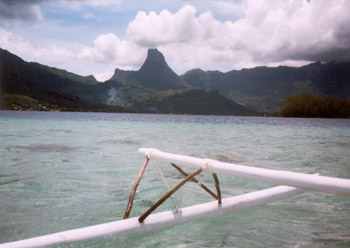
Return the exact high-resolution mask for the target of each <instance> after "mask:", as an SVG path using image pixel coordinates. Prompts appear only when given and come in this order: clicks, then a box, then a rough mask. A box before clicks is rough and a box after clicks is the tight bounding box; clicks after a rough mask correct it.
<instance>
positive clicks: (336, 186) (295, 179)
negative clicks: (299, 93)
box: [0, 148, 350, 248]
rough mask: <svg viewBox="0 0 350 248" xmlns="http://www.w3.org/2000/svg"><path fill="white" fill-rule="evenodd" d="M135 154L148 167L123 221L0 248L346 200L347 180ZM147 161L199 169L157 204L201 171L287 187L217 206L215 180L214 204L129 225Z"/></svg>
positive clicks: (115, 234)
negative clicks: (292, 200)
mask: <svg viewBox="0 0 350 248" xmlns="http://www.w3.org/2000/svg"><path fill="white" fill-rule="evenodd" d="M139 152H140V153H141V154H143V155H145V156H146V161H145V163H144V165H143V167H142V169H141V171H140V174H139V177H138V180H137V181H136V182H135V184H134V187H133V190H132V193H131V195H130V200H129V204H128V208H127V211H126V213H125V216H124V218H125V219H124V220H119V221H115V222H110V223H105V224H100V225H95V226H89V227H84V228H80V229H75V230H69V231H64V232H59V233H54V234H49V235H45V236H40V237H35V238H30V239H25V240H20V241H14V242H9V243H4V244H0V248H12V247H16V248H21V247H23V248H27V247H40V246H47V245H52V244H59V243H66V242H74V241H79V240H86V239H91V238H97V237H105V238H109V237H112V236H113V237H124V236H133V235H138V234H141V233H145V232H151V231H156V230H160V229H163V228H166V227H170V226H172V225H176V224H181V223H185V222H188V221H191V220H195V219H201V218H208V217H214V216H219V215H222V214H226V213H230V212H234V211H238V210H243V209H246V208H249V207H253V206H258V205H262V204H267V203H270V202H274V201H278V200H282V199H285V198H289V197H292V196H295V195H297V194H300V193H302V192H304V191H305V190H313V191H320V192H325V193H332V194H336V195H342V196H350V180H349V179H339V178H332V177H324V176H318V175H308V174H302V173H295V172H289V171H279V170H270V169H262V168H255V167H248V166H242V165H237V164H230V163H223V162H219V161H215V160H209V159H199V158H195V157H190V156H183V155H177V154H171V153H165V152H161V151H159V150H157V149H152V148H141V149H140V150H139ZM149 160H158V161H163V162H168V163H170V164H172V165H173V166H174V167H175V168H177V166H178V165H182V166H187V167H191V168H194V169H197V170H196V172H195V173H192V174H191V175H187V176H186V179H185V180H183V181H182V182H181V183H180V184H179V185H178V186H176V187H175V188H174V189H172V190H171V191H169V192H168V193H167V194H166V195H165V196H164V197H163V198H161V199H160V200H159V202H163V201H165V200H166V199H167V197H169V196H170V195H171V194H172V193H174V192H175V191H176V189H177V188H178V187H181V186H182V185H183V184H184V183H185V182H187V181H189V180H193V181H195V179H194V176H195V175H197V174H199V173H200V172H201V171H203V170H206V171H210V172H211V173H213V175H214V174H216V173H225V174H232V175H235V176H240V177H244V178H250V179H255V180H260V181H264V182H269V183H272V184H279V185H287V186H277V187H273V188H269V189H264V190H260V191H255V192H251V193H247V194H243V195H239V196H234V197H229V198H224V199H222V200H221V196H220V190H219V186H218V181H216V180H217V179H215V177H216V175H215V177H214V180H215V184H216V186H217V187H216V189H217V197H215V194H214V193H212V194H213V195H214V197H215V199H217V200H218V201H212V202H208V203H203V204H199V205H194V206H190V207H186V208H181V209H178V210H177V211H165V212H161V213H156V214H150V213H151V212H152V211H153V210H154V209H155V208H156V207H157V206H153V207H154V208H153V207H152V208H153V209H152V208H151V210H149V211H148V212H149V213H147V212H146V213H147V214H146V213H145V214H144V215H142V216H143V217H142V216H141V217H135V218H130V219H128V216H129V213H130V210H131V207H132V201H133V197H134V194H135V192H136V188H137V185H138V183H139V182H140V180H141V177H142V174H143V172H144V170H145V168H146V166H147V163H148V161H149ZM177 169H178V168H177ZM178 170H179V169H178ZM180 170H181V169H180ZM180 170H179V171H180ZM180 172H181V171H180ZM184 175H185V174H184ZM155 205H157V204H155ZM149 214H150V215H149Z"/></svg>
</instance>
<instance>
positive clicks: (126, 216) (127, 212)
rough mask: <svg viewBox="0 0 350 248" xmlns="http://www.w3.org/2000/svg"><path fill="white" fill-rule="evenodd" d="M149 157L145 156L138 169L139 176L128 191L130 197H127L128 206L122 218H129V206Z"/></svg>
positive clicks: (130, 206)
mask: <svg viewBox="0 0 350 248" xmlns="http://www.w3.org/2000/svg"><path fill="white" fill-rule="evenodd" d="M148 161H149V158H148V157H147V156H146V160H145V162H144V163H143V165H142V168H141V170H140V173H139V176H138V177H137V179H136V182H135V183H134V186H133V187H132V190H131V193H130V197H129V203H128V207H127V209H126V211H125V215H124V219H128V218H129V214H130V212H131V208H132V204H133V202H134V197H135V192H136V189H137V186H139V183H140V181H141V178H142V175H143V173H144V172H145V170H146V167H147V164H148Z"/></svg>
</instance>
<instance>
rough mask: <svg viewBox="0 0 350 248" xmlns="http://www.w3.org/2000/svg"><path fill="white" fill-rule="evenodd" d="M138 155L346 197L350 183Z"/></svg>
mask: <svg viewBox="0 0 350 248" xmlns="http://www.w3.org/2000/svg"><path fill="white" fill-rule="evenodd" d="M139 153H141V154H143V155H145V156H147V157H148V158H149V159H151V160H152V159H153V160H158V161H162V162H167V163H174V164H176V165H182V166H187V167H191V168H194V169H198V168H200V167H202V169H203V170H210V171H212V172H216V173H225V174H232V175H235V176H239V177H243V178H248V179H254V180H259V181H263V182H267V183H272V184H275V185H288V186H292V187H297V188H302V189H306V190H312V191H320V192H325V193H332V194H335V195H342V196H350V180H349V179H341V178H334V177H326V176H318V175H309V174H303V173H296V172H291V171H283V170H271V169H263V168H257V167H249V166H244V165H238V164H231V163H223V162H219V161H216V160H210V159H200V158H195V157H190V156H184V155H178V154H172V153H166V152H162V151H160V150H157V149H154V148H141V149H139Z"/></svg>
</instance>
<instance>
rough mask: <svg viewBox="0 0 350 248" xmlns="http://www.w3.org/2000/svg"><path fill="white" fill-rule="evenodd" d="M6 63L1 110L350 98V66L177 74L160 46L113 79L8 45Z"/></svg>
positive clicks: (206, 106) (196, 106) (217, 106)
mask: <svg viewBox="0 0 350 248" xmlns="http://www.w3.org/2000/svg"><path fill="white" fill-rule="evenodd" d="M0 61H1V64H0V65H1V66H0V69H1V73H0V76H1V78H0V82H1V95H0V96H1V109H20V110H54V111H98V112H101V111H104V112H144V113H174V114H205V115H262V114H267V115H277V114H278V112H279V110H280V107H281V105H282V102H283V100H284V99H286V98H287V97H290V96H293V95H298V94H312V95H317V96H322V97H337V98H349V97H350V63H342V64H335V63H329V64H321V63H313V64H310V65H307V66H303V67H300V68H291V67H277V68H267V67H257V68H253V69H243V70H240V71H230V72H226V73H222V72H219V71H202V70H200V69H195V70H191V71H189V72H187V73H185V74H184V75H182V76H178V75H177V74H176V73H175V72H174V71H172V70H171V68H170V67H169V66H168V65H167V63H166V61H165V59H164V56H163V55H162V54H161V53H160V52H159V51H158V50H156V49H149V51H148V55H147V58H146V61H145V63H144V64H143V65H142V67H141V68H140V70H138V71H124V70H120V69H116V70H115V73H114V75H113V77H112V78H111V79H110V80H108V81H106V82H104V83H99V82H97V81H96V79H95V78H94V77H93V76H88V77H83V76H79V75H76V74H73V73H70V72H67V71H65V70H60V69H56V68H52V67H48V66H44V65H40V64H38V63H28V62H25V61H23V60H22V59H21V58H19V57H17V56H15V55H13V54H11V53H9V52H8V51H6V50H2V49H0ZM336 106H339V105H336ZM320 116H322V117H323V115H320ZM342 117H343V115H342Z"/></svg>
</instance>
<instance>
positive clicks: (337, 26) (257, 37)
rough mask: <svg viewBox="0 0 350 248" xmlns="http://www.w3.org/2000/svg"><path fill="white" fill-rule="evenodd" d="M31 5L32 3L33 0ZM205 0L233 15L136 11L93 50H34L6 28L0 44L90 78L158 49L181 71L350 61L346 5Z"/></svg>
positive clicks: (349, 5) (105, 0) (137, 62)
mask: <svg viewBox="0 0 350 248" xmlns="http://www.w3.org/2000/svg"><path fill="white" fill-rule="evenodd" d="M17 2H18V1H17ZM28 2H31V3H32V4H34V3H37V2H38V0H31V1H28ZM43 2H44V0H43ZM203 2H206V3H208V2H211V6H216V9H217V10H222V9H223V8H226V12H225V15H226V16H227V14H228V13H230V11H232V13H233V15H234V16H235V17H234V18H232V20H231V21H222V20H219V18H218V17H217V16H215V15H214V14H213V13H216V12H210V11H207V12H205V11H202V9H201V8H199V7H197V8H194V7H193V6H191V5H185V6H184V7H182V8H181V9H179V10H178V11H177V12H170V11H168V10H163V11H161V12H158V13H156V12H152V11H151V12H149V13H146V12H144V11H139V12H138V13H137V14H136V16H135V18H134V19H133V20H132V21H131V22H130V23H129V25H128V26H127V28H126V35H125V37H121V36H119V37H118V36H117V35H116V34H113V33H105V34H100V35H98V36H97V37H96V39H95V41H94V44H93V45H91V46H82V45H80V44H75V45H76V46H75V49H74V51H75V52H72V50H71V49H69V47H68V46H65V43H61V45H60V44H55V43H53V44H52V45H45V46H42V44H41V45H36V42H32V43H30V42H28V41H25V40H23V39H21V38H20V37H18V36H15V35H13V34H12V33H11V32H8V31H4V30H2V31H1V30H0V46H1V47H2V48H5V49H9V50H10V51H11V52H14V53H16V54H18V55H20V56H21V57H22V56H23V57H24V58H25V59H27V60H33V61H38V62H40V63H45V64H48V65H55V66H57V67H60V65H62V67H61V68H65V69H67V70H70V71H73V72H76V73H80V74H83V75H87V74H90V73H93V74H94V75H95V76H97V77H98V78H99V79H106V77H108V76H109V75H112V73H113V71H114V69H115V67H118V68H121V69H138V68H139V67H140V66H141V64H142V63H143V61H144V59H145V57H146V54H147V53H146V51H147V49H148V48H158V49H159V50H160V51H161V52H162V53H164V55H165V58H166V60H167V61H168V63H169V65H170V66H171V67H172V68H173V69H175V71H177V72H178V73H182V72H185V71H187V70H189V69H192V68H198V67H199V68H202V69H205V70H208V69H210V70H216V69H218V70H231V69H233V68H235V69H240V68H242V67H254V66H258V65H267V66H277V65H281V64H283V65H293V66H299V65H302V64H305V63H309V62H312V61H316V60H319V61H331V60H337V61H349V60H350V25H349V23H350V15H349V14H348V10H349V9H350V1H348V0H332V1H329V0H311V1H307V0H299V1H292V0H290V1H285V0H247V1H239V0H238V1H225V0H221V1H220V0H217V1H209V0H205V1H204V0H203ZM1 3H3V1H1V0H0V4H1ZM64 3H65V4H70V5H71V6H75V7H80V6H82V5H90V6H107V5H111V4H113V5H117V4H120V3H121V1H112V0H102V1H97V0H87V1H79V0H73V1H68V0H65V2H64ZM31 6H32V5H31ZM199 9H200V10H201V11H198V10H199ZM203 9H205V8H204V7H203ZM238 12H239V13H240V14H239V16H240V18H239V19H237V13H238ZM84 17H85V18H95V16H94V15H93V14H92V13H85V16H84ZM33 51H35V52H33ZM48 54H55V56H48ZM67 61H68V62H67Z"/></svg>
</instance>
